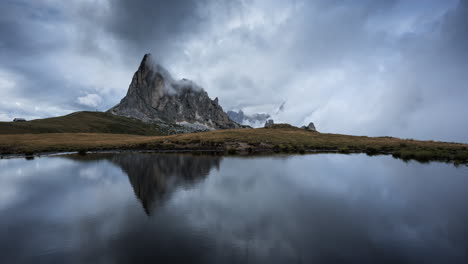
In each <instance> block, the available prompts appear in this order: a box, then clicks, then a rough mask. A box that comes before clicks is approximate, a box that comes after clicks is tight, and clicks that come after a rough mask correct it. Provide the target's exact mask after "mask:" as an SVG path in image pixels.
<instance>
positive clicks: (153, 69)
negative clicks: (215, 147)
mask: <svg viewBox="0 0 468 264" xmlns="http://www.w3.org/2000/svg"><path fill="white" fill-rule="evenodd" d="M108 112H109V113H112V114H114V115H119V116H125V117H131V118H136V119H139V120H142V121H144V122H148V123H167V124H179V125H182V126H185V127H187V128H189V129H191V130H195V131H203V130H213V129H228V128H239V127H240V125H239V124H237V123H236V122H234V121H232V120H231V119H229V117H228V115H227V114H226V113H225V112H224V111H223V109H222V107H221V106H220V105H219V104H218V98H216V99H214V100H211V99H210V97H209V96H208V94H207V92H206V91H204V90H203V88H201V87H200V86H198V85H197V84H195V83H194V82H192V81H190V80H187V79H181V80H174V79H173V78H172V76H171V75H170V73H169V72H168V71H167V70H166V69H164V68H163V67H162V66H161V65H159V64H156V63H155V62H154V61H153V59H152V57H151V54H145V56H144V57H143V60H142V61H141V64H140V66H139V68H138V70H137V71H136V72H135V74H134V75H133V79H132V82H131V84H130V86H129V88H128V92H127V95H126V96H125V97H124V98H123V99H122V100H121V101H120V103H119V104H118V105H116V106H114V107H113V108H111V109H109V110H108ZM188 132H194V131H188Z"/></svg>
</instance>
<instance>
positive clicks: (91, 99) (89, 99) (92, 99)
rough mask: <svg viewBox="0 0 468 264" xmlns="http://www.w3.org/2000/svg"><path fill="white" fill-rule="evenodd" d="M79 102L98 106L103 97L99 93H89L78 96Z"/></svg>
mask: <svg viewBox="0 0 468 264" xmlns="http://www.w3.org/2000/svg"><path fill="white" fill-rule="evenodd" d="M76 100H77V102H78V103H79V104H81V105H84V106H89V107H97V106H98V105H99V104H100V103H101V101H102V99H101V97H100V96H99V95H98V94H87V95H85V96H81V97H78V98H77V99H76Z"/></svg>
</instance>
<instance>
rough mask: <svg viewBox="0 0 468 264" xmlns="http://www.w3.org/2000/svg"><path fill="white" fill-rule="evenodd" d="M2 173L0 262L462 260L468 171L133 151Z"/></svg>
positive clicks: (467, 254)
mask: <svg viewBox="0 0 468 264" xmlns="http://www.w3.org/2000/svg"><path fill="white" fill-rule="evenodd" d="M0 168H1V170H0V215H1V217H0V263H148V262H162V263H312V262H318V263H343V262H344V263H467V260H468V225H467V223H468V206H467V205H468V202H467V201H468V192H466V188H467V186H468V168H466V167H463V168H454V167H453V166H451V165H448V164H442V163H430V164H419V163H415V162H409V163H403V162H401V161H398V160H395V159H392V158H391V157H385V156H379V157H368V156H366V155H334V154H329V155H325V154H320V155H304V156H284V157H282V156H274V157H255V158H251V159H250V158H249V159H247V158H239V157H227V158H222V159H221V158H220V157H216V156H214V157H210V156H191V155H163V154H130V153H128V154H106V155H88V156H68V157H63V158H60V157H54V158H36V159H34V160H32V161H26V160H24V159H13V160H0ZM142 206H143V208H144V210H142ZM148 215H151V216H150V217H148Z"/></svg>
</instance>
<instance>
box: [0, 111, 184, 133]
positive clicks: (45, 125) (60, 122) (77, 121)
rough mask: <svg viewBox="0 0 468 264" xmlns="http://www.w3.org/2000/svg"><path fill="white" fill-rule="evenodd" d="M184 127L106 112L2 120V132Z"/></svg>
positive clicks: (163, 130)
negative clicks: (164, 124)
mask: <svg viewBox="0 0 468 264" xmlns="http://www.w3.org/2000/svg"><path fill="white" fill-rule="evenodd" d="M177 129H179V130H180V129H181V128H180V126H176V125H173V126H165V127H163V126H158V125H155V124H148V123H145V122H142V121H140V120H136V119H133V118H128V117H122V116H115V115H112V114H109V113H102V112H75V113H72V114H69V115H65V116H59V117H52V118H45V119H36V120H31V121H27V122H0V134H40V133H113V134H134V135H147V136H159V135H168V134H174V133H176V132H174V131H176V130H177Z"/></svg>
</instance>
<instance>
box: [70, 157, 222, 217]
mask: <svg viewBox="0 0 468 264" xmlns="http://www.w3.org/2000/svg"><path fill="white" fill-rule="evenodd" d="M65 158H70V159H73V160H80V161H96V160H99V159H103V160H108V161H110V162H112V163H113V164H115V165H117V166H118V167H120V168H121V169H122V170H123V171H124V172H125V173H126V174H127V176H128V178H129V181H130V184H131V185H132V187H133V190H134V192H135V195H136V196H137V198H138V199H139V200H140V201H141V204H142V206H143V208H144V210H145V213H146V214H147V215H151V214H152V212H153V210H154V209H155V207H158V205H161V204H162V203H163V202H164V201H166V200H167V199H168V198H169V197H170V195H171V193H172V192H174V191H175V190H176V189H177V188H184V187H190V186H191V185H193V184H195V183H196V182H198V181H199V180H201V179H203V178H204V177H206V176H207V175H208V173H209V172H210V171H211V169H212V168H217V169H219V164H220V162H221V157H220V156H194V155H187V154H180V155H171V154H157V153H155V154H149V153H124V154H120V155H114V154H97V155H91V156H90V155H86V156H81V155H70V156H65Z"/></svg>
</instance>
